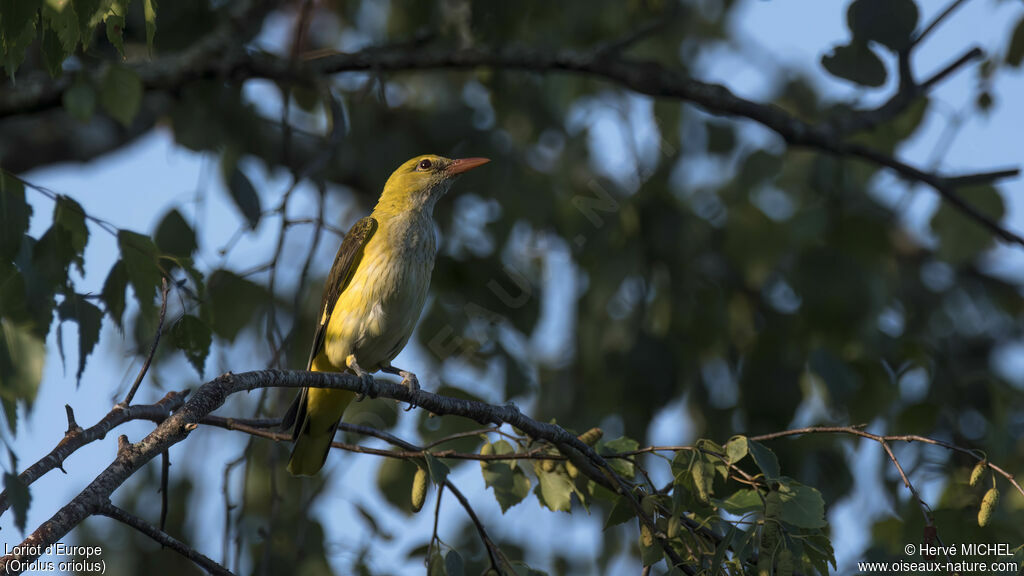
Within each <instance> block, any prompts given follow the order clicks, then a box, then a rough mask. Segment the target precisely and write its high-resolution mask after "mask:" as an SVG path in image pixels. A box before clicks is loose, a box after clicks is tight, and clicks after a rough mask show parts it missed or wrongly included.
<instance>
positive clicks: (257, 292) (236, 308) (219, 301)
mask: <svg viewBox="0 0 1024 576" xmlns="http://www.w3.org/2000/svg"><path fill="white" fill-rule="evenodd" d="M206 290H207V292H208V293H209V296H210V319H211V321H210V328H212V329H213V333H214V334H216V335H217V336H220V337H221V338H224V339H226V340H234V339H235V337H236V336H238V333H239V332H240V331H241V330H242V328H244V327H245V326H247V325H248V324H249V323H250V322H252V321H254V320H255V319H256V317H257V313H258V312H259V311H260V310H262V309H263V308H264V307H265V306H266V305H267V304H268V303H269V302H268V295H267V292H266V290H265V289H264V288H263V287H262V286H259V285H258V284H256V283H254V282H251V281H249V280H246V279H245V278H242V277H241V276H238V275H237V274H235V273H234V272H229V271H227V270H215V271H214V272H213V273H212V274H210V278H209V280H208V281H207V283H206ZM406 496H408V492H406ZM406 499H408V498H406Z"/></svg>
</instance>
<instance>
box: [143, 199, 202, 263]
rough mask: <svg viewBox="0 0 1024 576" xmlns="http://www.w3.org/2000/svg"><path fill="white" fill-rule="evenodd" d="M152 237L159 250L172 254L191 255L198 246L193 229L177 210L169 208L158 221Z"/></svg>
mask: <svg viewBox="0 0 1024 576" xmlns="http://www.w3.org/2000/svg"><path fill="white" fill-rule="evenodd" d="M154 239H155V240H156V247H157V248H159V249H160V251H161V252H163V253H164V254H170V255H173V256H191V255H192V253H193V252H195V251H196V250H197V249H198V248H199V245H198V244H197V243H196V233H195V231H194V230H192V227H191V226H189V224H188V222H186V221H185V217H184V216H182V215H181V212H178V211H177V210H171V211H170V212H168V213H167V215H166V216H164V218H163V220H161V221H160V224H159V225H158V226H157V227H156V234H154Z"/></svg>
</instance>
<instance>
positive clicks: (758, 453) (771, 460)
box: [747, 440, 781, 482]
mask: <svg viewBox="0 0 1024 576" xmlns="http://www.w3.org/2000/svg"><path fill="white" fill-rule="evenodd" d="M747 448H748V449H749V450H750V455H751V456H752V457H753V458H754V462H756V463H757V467H758V468H760V469H761V472H763V473H764V477H765V478H766V479H767V480H768V481H769V482H775V481H776V480H778V479H779V476H780V474H781V472H780V471H779V459H778V458H777V457H776V456H775V452H772V451H771V450H769V449H768V447H767V446H765V445H764V444H761V443H760V442H754V441H753V440H749V441H748V442H747Z"/></svg>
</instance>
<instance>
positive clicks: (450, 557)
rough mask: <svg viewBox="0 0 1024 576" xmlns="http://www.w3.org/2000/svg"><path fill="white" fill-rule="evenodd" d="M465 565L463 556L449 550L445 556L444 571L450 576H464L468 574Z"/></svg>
mask: <svg viewBox="0 0 1024 576" xmlns="http://www.w3.org/2000/svg"><path fill="white" fill-rule="evenodd" d="M465 565H466V563H465V562H463V560H462V556H461V555H459V553H458V552H456V551H455V550H449V551H448V553H447V554H445V556H444V571H445V573H446V574H447V575H448V576H463V575H464V574H465V573H466V568H465Z"/></svg>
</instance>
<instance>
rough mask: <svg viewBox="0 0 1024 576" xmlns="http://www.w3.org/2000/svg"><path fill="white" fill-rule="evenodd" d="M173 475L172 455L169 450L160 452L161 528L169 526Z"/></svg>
mask: <svg viewBox="0 0 1024 576" xmlns="http://www.w3.org/2000/svg"><path fill="white" fill-rule="evenodd" d="M170 477H171V456H170V453H169V452H168V451H167V450H164V451H163V453H162V454H160V530H163V529H165V528H166V527H167V509H168V506H167V501H168V498H169V496H168V495H167V492H168V485H169V484H170Z"/></svg>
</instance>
